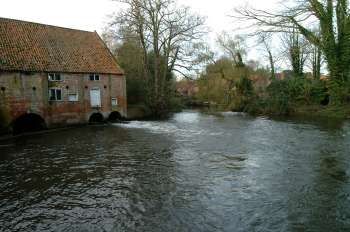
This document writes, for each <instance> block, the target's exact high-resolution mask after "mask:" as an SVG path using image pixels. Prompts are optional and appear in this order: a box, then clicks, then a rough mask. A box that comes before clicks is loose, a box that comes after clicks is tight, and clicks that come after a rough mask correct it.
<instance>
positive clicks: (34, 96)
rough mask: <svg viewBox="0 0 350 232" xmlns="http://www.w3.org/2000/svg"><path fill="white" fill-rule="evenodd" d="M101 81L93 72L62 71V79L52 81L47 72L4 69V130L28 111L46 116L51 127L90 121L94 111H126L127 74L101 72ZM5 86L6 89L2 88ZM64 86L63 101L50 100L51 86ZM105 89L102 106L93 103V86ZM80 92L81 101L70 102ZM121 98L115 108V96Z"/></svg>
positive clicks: (0, 98)
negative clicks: (93, 107) (95, 107)
mask: <svg viewBox="0 0 350 232" xmlns="http://www.w3.org/2000/svg"><path fill="white" fill-rule="evenodd" d="M99 76H100V80H99V81H90V80H89V74H69V73H63V74H62V73H61V77H62V81H48V74H47V73H34V74H28V73H27V74H24V73H19V72H0V131H1V128H5V127H9V125H10V124H11V123H12V122H13V121H14V120H15V119H16V118H18V117H19V116H21V115H23V114H25V113H36V114H39V115H40V116H42V117H43V118H44V119H45V121H46V124H47V126H48V127H56V126H65V125H69V124H78V123H86V122H88V120H89V117H90V115H91V114H92V113H94V112H100V113H102V114H103V115H104V116H105V117H108V115H109V114H110V112H112V111H118V112H120V113H121V114H122V115H123V116H125V117H126V116H127V115H126V114H127V112H126V109H127V108H126V107H127V106H126V89H125V87H126V86H125V77H123V76H117V75H109V74H99ZM1 87H3V88H5V90H4V91H3V90H1ZM50 87H57V88H61V89H62V97H63V99H62V101H49V94H48V91H49V88H50ZM96 87H98V88H99V89H100V91H101V103H102V105H101V108H99V109H92V108H91V106H90V89H91V88H96ZM70 92H72V93H78V101H77V102H69V101H68V94H69V93H70ZM112 97H116V98H117V99H118V106H116V107H113V108H112V104H111V98H112Z"/></svg>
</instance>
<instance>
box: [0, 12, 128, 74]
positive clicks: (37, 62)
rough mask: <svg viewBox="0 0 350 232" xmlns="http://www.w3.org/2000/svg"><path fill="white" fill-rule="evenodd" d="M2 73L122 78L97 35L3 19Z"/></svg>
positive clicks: (0, 27) (0, 30) (0, 22)
mask: <svg viewBox="0 0 350 232" xmlns="http://www.w3.org/2000/svg"><path fill="white" fill-rule="evenodd" d="M0 71H34V72H35V71H36V72H39V71H42V72H69V73H105V74H122V73H123V71H122V70H121V69H120V67H119V66H118V64H117V61H116V59H115V58H114V56H113V55H112V53H111V52H110V51H109V50H108V48H107V47H106V45H105V43H104V42H103V41H102V39H101V38H100V37H99V35H98V34H97V33H96V32H88V31H81V30H73V29H68V28H62V27H55V26H50V25H44V24H38V23H31V22H25V21H19V20H13V19H6V18H0Z"/></svg>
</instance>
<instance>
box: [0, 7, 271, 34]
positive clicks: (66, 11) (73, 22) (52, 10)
mask: <svg viewBox="0 0 350 232" xmlns="http://www.w3.org/2000/svg"><path fill="white" fill-rule="evenodd" d="M178 2H179V3H180V4H183V5H188V6H190V7H191V8H192V9H193V11H195V12H197V13H199V14H201V15H203V16H206V17H207V23H208V26H209V27H210V29H211V31H212V32H213V33H216V32H220V31H222V30H230V29H232V28H234V26H235V25H237V24H239V22H235V21H233V20H232V18H229V17H227V16H228V15H229V14H231V13H232V9H233V8H234V7H237V6H243V5H245V4H246V3H247V2H248V3H249V4H251V5H254V6H255V7H261V8H265V9H266V8H267V9H271V8H274V7H276V4H275V2H276V0H264V1H257V0H178ZM117 4H118V3H116V2H113V1H111V0H1V6H0V17H5V18H13V19H20V20H26V21H33V22H38V23H44V24H51V25H56V26H63V27H70V28H76V29H83V30H89V31H94V30H96V31H97V32H101V31H102V28H103V27H104V25H105V24H106V22H108V15H111V14H112V13H113V12H116V11H118V8H119V7H118V5H117ZM119 4H120V3H119Z"/></svg>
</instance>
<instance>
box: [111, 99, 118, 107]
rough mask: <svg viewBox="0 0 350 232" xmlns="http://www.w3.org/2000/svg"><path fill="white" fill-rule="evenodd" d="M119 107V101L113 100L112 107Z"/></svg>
mask: <svg viewBox="0 0 350 232" xmlns="http://www.w3.org/2000/svg"><path fill="white" fill-rule="evenodd" d="M117 105H118V99H117V98H112V106H117Z"/></svg>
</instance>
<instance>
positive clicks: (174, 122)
mask: <svg viewBox="0 0 350 232" xmlns="http://www.w3.org/2000/svg"><path fill="white" fill-rule="evenodd" d="M349 147H350V125H349V123H347V122H345V123H342V122H339V123H333V124H332V123H324V122H322V121H319V122H314V121H313V122H310V121H304V120H281V119H278V120H269V119H265V118H252V117H249V116H247V115H241V114H231V113H223V114H219V115H206V114H201V113H199V112H196V111H188V112H183V113H179V114H176V115H174V117H173V118H172V119H170V120H168V121H159V122H156V121H147V122H142V121H139V122H131V123H130V124H122V125H118V124H116V125H110V126H91V127H84V128H76V129H70V130H64V131H59V132H52V133H47V134H41V135H35V136H26V137H21V138H17V139H13V140H11V141H3V142H1V144H0V231H349V230H350V184H349V175H350V173H349V164H350V153H349Z"/></svg>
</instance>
